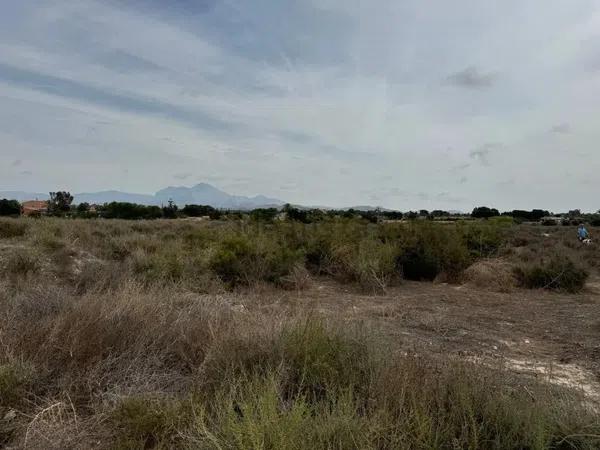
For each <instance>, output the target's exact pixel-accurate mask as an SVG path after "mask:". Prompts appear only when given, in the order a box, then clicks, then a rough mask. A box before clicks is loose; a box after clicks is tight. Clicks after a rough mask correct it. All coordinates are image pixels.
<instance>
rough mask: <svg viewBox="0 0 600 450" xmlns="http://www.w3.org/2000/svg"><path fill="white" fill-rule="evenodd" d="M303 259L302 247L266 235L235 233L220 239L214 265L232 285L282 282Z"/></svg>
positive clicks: (215, 270)
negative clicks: (292, 245) (294, 248)
mask: <svg viewBox="0 0 600 450" xmlns="http://www.w3.org/2000/svg"><path fill="white" fill-rule="evenodd" d="M302 261H303V255H302V253H301V252H300V251H297V250H293V249H290V248H289V247H287V246H285V245H284V244H283V243H281V242H277V241H275V240H273V239H270V238H269V237H267V236H263V235H254V236H248V235H245V234H241V233H240V234H232V235H229V236H225V237H224V238H223V239H222V240H221V241H220V242H218V243H217V249H216V251H215V252H214V254H213V255H212V257H211V259H210V263H209V264H210V268H211V269H212V270H213V271H214V272H215V274H216V275H217V276H218V277H219V278H220V279H221V280H222V281H224V282H226V283H229V284H230V285H233V286H235V285H237V284H250V283H253V282H256V281H270V282H279V281H280V280H281V278H282V277H284V276H286V275H288V274H290V272H291V271H292V269H293V268H294V266H295V265H296V264H298V263H301V262H302Z"/></svg>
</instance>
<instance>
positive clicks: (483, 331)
mask: <svg viewBox="0 0 600 450" xmlns="http://www.w3.org/2000/svg"><path fill="white" fill-rule="evenodd" d="M258 297H259V298H260V300H257V301H256V302H255V301H252V300H250V299H249V297H244V296H240V297H239V304H238V305H237V307H238V308H261V309H265V308H266V309H271V308H272V309H273V310H274V311H275V310H280V309H281V308H282V307H284V308H289V309H290V310H292V311H293V310H298V311H306V310H307V309H309V310H311V309H312V310H313V311H315V312H319V313H321V314H324V315H326V316H333V317H338V318H343V319H344V320H348V321H362V322H366V323H367V324H368V327H369V329H373V330H376V332H377V333H379V334H381V335H382V336H383V337H384V338H385V341H386V342H389V344H390V351H402V352H409V353H412V352H414V353H417V354H419V353H420V354H424V353H428V354H431V353H433V354H446V355H451V356H455V357H457V358H460V359H464V360H470V361H473V360H476V361H479V362H481V363H483V364H486V365H490V366H502V367H505V368H508V369H510V370H512V371H514V372H517V373H522V374H530V375H531V376H535V377H538V378H541V379H544V380H547V381H549V382H552V383H555V384H559V385H562V386H568V387H573V388H576V389H581V390H582V391H583V392H585V393H586V395H587V396H588V397H590V399H594V400H597V401H599V402H600V277H597V278H592V279H590V282H589V283H588V286H587V287H586V289H585V291H584V292H582V293H580V294H576V295H570V294H561V293H554V292H547V291H541V290H540V291H531V290H521V289H515V290H513V292H510V293H498V292H489V291H486V290H484V289H480V288H474V287H473V286H470V285H464V286H457V285H449V284H434V283H418V282H405V283H403V284H402V285H401V286H397V287H393V288H390V289H388V290H387V292H386V293H385V294H384V295H368V294H364V293H360V292H357V291H356V290H353V289H352V288H350V287H348V286H344V285H340V284H338V283H335V282H332V281H331V280H316V281H315V283H314V285H313V286H312V287H311V288H309V289H308V290H303V291H298V292H281V291H278V292H277V293H275V292H263V293H261V294H260V295H259V296H258Z"/></svg>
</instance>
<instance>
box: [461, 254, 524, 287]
mask: <svg viewBox="0 0 600 450" xmlns="http://www.w3.org/2000/svg"><path fill="white" fill-rule="evenodd" d="M463 279H464V281H465V282H466V283H468V284H470V285H472V286H475V287H477V288H480V289H486V290H490V291H494V292H510V291H512V290H513V289H514V288H515V287H516V285H517V278H516V276H515V274H514V269H513V266H512V265H511V263H510V262H508V261H506V260H504V259H500V258H493V259H483V260H481V261H477V262H475V263H474V264H473V265H471V266H469V267H468V268H467V269H466V270H465V273H464V277H463Z"/></svg>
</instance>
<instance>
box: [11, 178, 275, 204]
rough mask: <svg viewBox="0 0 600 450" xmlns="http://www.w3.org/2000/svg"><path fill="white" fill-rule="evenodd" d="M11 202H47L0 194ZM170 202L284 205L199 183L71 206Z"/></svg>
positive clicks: (92, 197)
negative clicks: (12, 200) (232, 193)
mask: <svg viewBox="0 0 600 450" xmlns="http://www.w3.org/2000/svg"><path fill="white" fill-rule="evenodd" d="M4 197H6V198H10V199H16V200H19V201H25V200H33V199H35V198H47V197H48V195H47V194H39V193H38V194H34V193H28V192H0V198H4ZM169 200H172V201H173V202H175V203H176V204H177V205H178V206H184V205H186V204H187V205H191V204H196V205H210V206H212V207H214V208H221V209H254V208H261V207H266V206H269V207H270V206H278V205H283V204H284V203H285V202H283V201H281V200H278V199H273V198H268V197H265V196H263V195H257V196H255V197H245V196H238V195H230V194H228V193H227V192H224V191H221V190H220V189H218V188H216V187H214V186H213V185H211V184H208V183H198V184H196V185H195V186H192V187H186V186H169V187H167V188H164V189H161V190H160V191H158V192H157V193H156V194H154V195H146V194H132V193H128V192H121V191H115V190H107V191H102V192H90V193H80V194H74V203H75V204H78V203H83V202H86V203H96V204H103V203H110V202H129V203H139V204H142V205H166V204H167V202H168V201H169Z"/></svg>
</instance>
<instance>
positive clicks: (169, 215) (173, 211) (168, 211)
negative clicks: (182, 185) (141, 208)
mask: <svg viewBox="0 0 600 450" xmlns="http://www.w3.org/2000/svg"><path fill="white" fill-rule="evenodd" d="M178 209H179V208H178V207H177V205H176V204H175V202H173V200H171V199H169V204H168V205H167V206H164V207H163V209H162V212H163V217H164V218H165V219H175V218H177V211H178Z"/></svg>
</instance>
